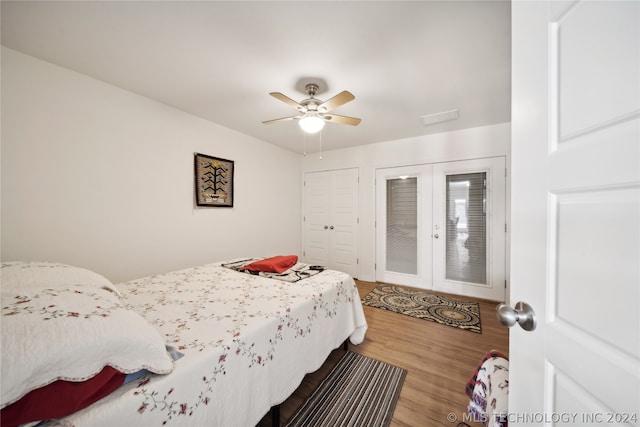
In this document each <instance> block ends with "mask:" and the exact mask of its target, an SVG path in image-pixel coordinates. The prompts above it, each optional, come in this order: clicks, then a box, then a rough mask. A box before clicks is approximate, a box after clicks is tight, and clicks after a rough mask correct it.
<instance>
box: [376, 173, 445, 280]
mask: <svg viewBox="0 0 640 427" xmlns="http://www.w3.org/2000/svg"><path fill="white" fill-rule="evenodd" d="M432 169H433V167H432V166H431V165H416V166H403V167H395V168H385V169H378V170H377V171H376V280H377V281H379V282H384V283H394V284H397V285H405V286H413V287H416V288H423V289H431V287H432V285H431V277H432V268H431V264H432V250H431V231H430V230H431V222H432V221H431V200H432V183H431V178H432Z"/></svg>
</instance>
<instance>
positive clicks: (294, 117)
mask: <svg viewBox="0 0 640 427" xmlns="http://www.w3.org/2000/svg"><path fill="white" fill-rule="evenodd" d="M299 118H300V116H291V117H282V118H280V119H273V120H265V121H264V122H262V123H263V124H265V125H270V124H273V123H280V122H286V121H289V120H295V119H299Z"/></svg>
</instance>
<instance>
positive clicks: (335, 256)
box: [303, 169, 358, 277]
mask: <svg viewBox="0 0 640 427" xmlns="http://www.w3.org/2000/svg"><path fill="white" fill-rule="evenodd" d="M303 206H304V213H303V259H304V261H305V262H308V263H310V264H316V265H323V266H326V267H329V268H331V269H333V270H338V271H343V272H345V273H348V274H350V275H351V276H353V277H357V276H358V251H357V244H358V169H343V170H334V171H324V172H311V173H307V174H305V179H304V202H303Z"/></svg>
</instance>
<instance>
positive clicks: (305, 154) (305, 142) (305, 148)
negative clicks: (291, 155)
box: [302, 132, 307, 157]
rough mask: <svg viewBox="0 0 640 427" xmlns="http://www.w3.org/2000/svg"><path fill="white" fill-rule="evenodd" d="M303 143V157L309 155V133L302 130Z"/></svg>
mask: <svg viewBox="0 0 640 427" xmlns="http://www.w3.org/2000/svg"><path fill="white" fill-rule="evenodd" d="M302 144H303V148H304V152H303V153H302V156H303V157H307V133H306V132H302Z"/></svg>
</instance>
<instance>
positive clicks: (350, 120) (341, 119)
mask: <svg viewBox="0 0 640 427" xmlns="http://www.w3.org/2000/svg"><path fill="white" fill-rule="evenodd" d="M324 119H325V120H326V121H328V122H335V123H340V124H343V125H350V126H358V125H359V124H360V122H361V121H362V120H361V119H358V118H355V117H347V116H339V115H337V114H327V115H326V116H324Z"/></svg>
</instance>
